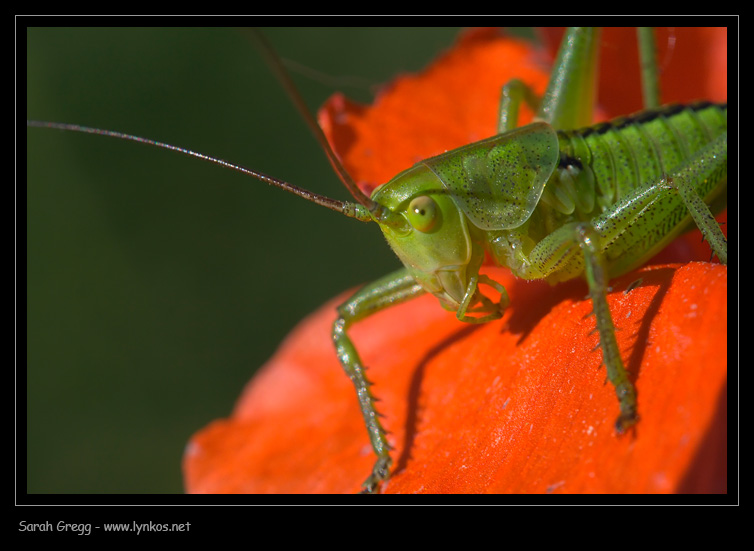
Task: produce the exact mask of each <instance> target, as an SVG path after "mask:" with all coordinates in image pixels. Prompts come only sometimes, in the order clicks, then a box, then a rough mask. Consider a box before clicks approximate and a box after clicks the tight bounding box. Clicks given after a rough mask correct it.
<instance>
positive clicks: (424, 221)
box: [407, 195, 440, 233]
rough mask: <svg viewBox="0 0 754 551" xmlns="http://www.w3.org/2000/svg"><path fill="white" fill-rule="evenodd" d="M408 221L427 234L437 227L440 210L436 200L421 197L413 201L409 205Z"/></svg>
mask: <svg viewBox="0 0 754 551" xmlns="http://www.w3.org/2000/svg"><path fill="white" fill-rule="evenodd" d="M407 214H408V221H409V222H410V223H411V225H412V226H413V227H414V228H416V229H417V230H419V231H420V232H423V233H427V232H430V231H432V228H434V227H435V225H437V221H438V219H439V218H440V209H439V208H438V206H437V203H435V200H434V199H432V198H431V197H429V196H427V195H421V196H419V197H415V198H414V199H412V200H411V202H410V203H409V205H408V213H407Z"/></svg>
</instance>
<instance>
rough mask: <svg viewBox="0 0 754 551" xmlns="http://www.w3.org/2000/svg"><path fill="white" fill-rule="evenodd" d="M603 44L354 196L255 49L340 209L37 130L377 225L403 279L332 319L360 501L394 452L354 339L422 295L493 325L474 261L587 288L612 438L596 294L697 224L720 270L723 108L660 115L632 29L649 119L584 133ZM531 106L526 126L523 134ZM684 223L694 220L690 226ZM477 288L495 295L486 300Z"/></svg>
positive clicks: (502, 300)
mask: <svg viewBox="0 0 754 551" xmlns="http://www.w3.org/2000/svg"><path fill="white" fill-rule="evenodd" d="M598 36H599V31H598V30H596V29H591V28H571V29H569V30H568V31H567V33H566V35H565V36H564V38H563V42H562V45H561V49H560V52H559V54H558V58H557V61H556V64H555V67H554V69H553V72H552V76H551V80H550V85H549V86H548V88H547V91H546V92H545V94H544V96H543V97H541V98H540V97H537V96H536V94H534V93H533V92H532V91H531V90H529V89H528V87H527V86H526V85H525V84H523V83H521V82H520V81H512V82H509V83H507V84H505V86H502V88H501V108H500V117H499V124H498V134H497V135H495V136H493V137H490V138H487V139H483V140H481V141H478V142H475V143H471V144H468V145H466V146H464V147H461V148H458V149H455V150H452V151H449V152H446V153H443V154H441V155H438V156H435V157H432V158H429V159H425V160H423V161H421V162H418V163H417V164H415V165H414V166H413V167H408V168H407V169H406V170H405V171H403V172H401V173H400V174H398V175H397V176H395V177H394V178H393V179H391V180H390V181H389V182H386V183H384V184H383V185H381V186H379V187H378V188H376V189H375V190H374V192H373V193H372V194H371V196H367V195H366V194H364V193H363V192H362V191H361V190H360V189H359V187H358V186H357V185H356V184H355V183H354V182H353V181H352V179H351V178H350V176H349V175H348V173H347V172H346V170H345V169H344V168H343V167H342V166H341V165H340V162H339V161H338V158H337V155H335V154H334V153H333V152H332V150H331V149H330V146H329V144H328V143H327V140H326V139H325V138H324V136H323V135H322V133H321V131H320V130H319V128H318V126H317V124H316V122H315V121H314V118H313V117H312V116H311V115H310V114H309V113H308V111H307V110H306V108H305V106H304V102H303V100H301V98H300V97H299V95H298V92H297V91H296V89H295V88H294V86H293V84H292V83H291V81H290V79H289V78H288V76H287V73H286V71H285V70H284V69H283V65H282V63H280V61H279V60H278V58H277V56H276V55H275V54H274V52H273V51H272V49H271V47H270V46H269V44H268V43H267V42H266V40H265V39H264V38H262V37H261V36H257V38H258V42H259V45H260V48H261V50H262V52H263V53H264V55H265V57H266V58H267V59H268V61H269V62H270V64H271V66H272V68H273V71H274V72H275V73H276V74H277V76H278V78H279V79H280V80H281V81H282V82H283V84H284V87H285V89H286V91H287V92H288V93H289V94H290V95H291V96H292V98H293V101H294V103H295V104H296V105H297V107H298V108H299V110H300V111H301V112H302V114H303V115H304V118H305V119H306V120H307V122H308V124H309V126H310V127H311V129H312V130H313V131H314V133H315V135H316V136H317V139H318V141H319V142H320V144H321V145H322V147H323V148H324V149H325V151H326V152H327V154H328V157H329V158H330V160H331V163H332V164H333V165H334V166H335V167H336V171H337V172H338V174H339V176H340V177H341V179H342V181H343V183H344V184H345V186H346V188H347V189H348V190H349V192H350V193H351V194H352V196H353V197H354V199H355V202H343V201H338V200H335V199H331V198H329V197H325V196H322V195H319V194H316V193H313V192H311V191H309V190H306V189H303V188H300V187H297V186H294V185H292V184H289V183H287V182H284V181H281V180H279V179H277V178H273V177H269V176H266V175H264V174H261V173H259V172H257V171H253V170H249V169H246V168H244V167H241V166H239V165H235V164H231V163H228V162H226V161H223V160H220V159H217V158H212V157H208V156H206V155H203V154H200V153H196V152H194V151H190V150H187V149H183V148H178V147H175V146H172V145H169V144H165V143H162V142H157V141H154V140H148V139H144V138H140V137H137V136H133V135H129V134H123V133H119V132H113V131H108V130H100V129H95V128H88V127H84V126H81V125H76V124H61V123H51V122H39V121H29V122H28V125H29V126H32V127H46V128H54V129H62V130H72V131H76V132H88V133H93V134H98V135H104V136H110V137H116V138H119V139H126V140H131V141H137V142H142V143H147V144H150V145H153V146H157V147H161V148H165V149H171V150H175V151H178V152H181V153H184V154H187V155H190V156H194V157H198V158H201V159H203V160H207V161H210V162H212V163H215V164H219V165H222V166H226V167H229V168H232V169H234V170H237V171H240V172H243V173H245V174H248V175H250V176H252V177H254V178H257V179H258V180H261V181H263V182H266V183H268V184H271V185H274V186H276V187H280V188H282V189H285V190H286V191H289V192H291V193H294V194H296V195H299V196H300V197H303V198H305V199H307V200H309V201H311V202H314V203H316V204H318V205H321V206H325V207H327V208H329V209H331V210H335V211H337V212H340V213H342V214H345V215H346V216H349V217H351V218H356V219H357V220H360V221H363V222H376V223H377V224H378V225H379V227H380V229H381V230H382V233H383V235H384V236H385V238H386V239H387V241H388V243H389V245H390V247H391V248H392V249H393V251H394V252H395V253H396V255H397V256H398V258H399V259H400V260H401V262H402V263H403V268H401V269H400V270H398V271H396V272H394V273H392V274H389V275H387V276H385V277H383V278H381V279H378V280H377V281H375V282H373V283H371V284H368V285H366V286H364V287H363V288H362V289H360V290H359V291H358V292H356V293H355V294H354V296H353V297H351V298H350V299H349V300H347V301H346V302H345V303H343V304H342V305H341V306H340V307H339V308H338V318H337V319H336V321H335V323H334V325H333V329H332V339H333V342H334V345H335V352H336V354H337V356H338V359H339V361H340V363H341V365H342V367H343V369H344V370H345V372H346V374H347V376H348V377H349V378H350V379H351V381H352V382H353V384H354V387H355V391H356V396H357V399H358V402H359V406H360V408H361V412H362V415H363V417H364V422H365V425H366V429H367V433H368V435H369V438H370V442H371V446H372V448H373V450H374V453H375V455H376V461H375V464H374V467H373V469H372V471H371V473H365V474H367V477H366V480H365V481H364V483H363V491H364V492H365V493H373V492H376V491H378V490H379V488H380V485H381V484H382V483H384V482H385V481H386V480H388V479H389V476H390V473H391V466H392V457H391V454H390V449H391V447H390V444H389V442H388V439H387V437H386V431H385V429H384V427H383V425H382V422H381V421H380V418H379V415H378V412H377V409H376V406H375V396H373V394H372V392H371V390H370V383H369V382H368V381H367V378H366V374H365V368H364V364H363V362H362V360H361V358H360V356H359V354H358V351H357V346H356V345H355V344H354V343H353V342H352V341H351V339H350V338H349V335H348V329H349V327H350V326H351V325H352V324H354V323H356V322H358V321H360V320H362V319H364V318H366V317H368V316H370V315H372V314H374V313H375V312H378V311H380V310H382V309H385V308H389V307H391V306H392V305H395V304H398V303H401V302H404V301H407V300H410V299H412V298H415V297H417V296H420V295H422V294H425V293H430V294H432V295H434V296H435V297H437V299H438V301H439V303H440V306H441V307H443V308H445V309H447V310H450V311H453V312H455V314H456V316H457V318H458V319H459V320H461V321H464V322H469V323H484V322H488V321H491V320H496V319H499V318H500V317H502V316H503V314H504V312H505V308H506V306H507V304H508V295H507V292H506V290H505V288H504V287H503V286H502V285H501V284H499V283H498V282H496V281H494V280H493V279H490V278H489V277H487V276H485V275H483V274H480V267H481V266H482V264H483V262H484V259H485V256H488V257H489V258H491V259H492V260H493V261H494V262H495V263H496V264H497V265H500V266H504V267H507V268H509V269H510V270H511V271H512V272H513V274H514V275H516V276H517V277H520V278H522V279H544V280H547V281H548V282H551V283H558V282H561V281H566V280H569V279H573V278H584V279H585V280H586V282H587V285H588V288H589V296H590V299H591V301H592V304H593V313H594V316H595V319H596V329H597V331H598V332H599V342H600V348H601V352H602V355H603V363H604V365H605V366H606V368H607V375H608V379H609V381H610V382H611V383H612V385H613V387H614V390H615V393H616V395H617V400H618V403H619V407H620V414H619V416H618V418H617V420H616V421H615V427H616V429H617V431H618V432H625V431H626V430H628V429H629V428H630V427H632V426H634V425H635V424H636V423H637V421H639V417H640V407H639V402H638V401H637V394H636V391H635V388H634V385H633V384H632V382H631V380H630V378H629V376H628V374H627V372H626V369H625V367H624V362H623V360H622V358H621V355H620V351H619V349H618V346H617V343H616V339H615V327H614V323H613V320H612V317H611V314H610V309H609V307H608V304H607V300H606V295H607V291H608V285H609V281H610V279H611V278H613V277H616V276H619V275H622V274H624V273H627V272H628V271H630V270H632V269H634V268H636V267H637V266H640V265H641V264H643V263H645V262H646V261H647V260H648V259H649V258H650V257H651V256H653V255H654V254H655V253H657V252H658V251H659V250H660V249H662V248H663V247H664V246H665V245H666V244H668V243H669V242H670V241H671V240H672V239H674V238H675V237H677V236H678V235H679V234H680V233H681V232H682V231H684V230H685V229H686V228H687V227H688V226H689V225H690V223H693V224H695V225H696V226H697V227H698V228H699V229H700V230H701V232H702V234H703V236H704V238H705V239H706V240H707V241H708V242H709V243H710V245H711V247H712V250H713V252H714V254H715V255H717V256H718V257H719V259H720V260H721V262H723V263H727V242H726V239H725V237H724V235H723V233H722V232H721V230H720V228H719V226H718V225H717V223H716V222H715V220H714V218H713V216H712V211H713V210H715V209H717V208H720V207H721V206H722V205H724V204H725V202H726V199H727V105H726V104H720V103H711V102H697V103H694V104H690V105H670V106H660V104H659V99H658V98H659V97H660V93H659V92H658V76H657V68H656V64H655V63H654V60H653V55H654V54H653V51H654V48H653V44H652V43H653V36H652V33H651V32H646V31H645V30H641V31H639V36H640V40H639V41H640V44H641V45H642V48H641V51H642V56H643V61H644V63H643V65H644V67H645V70H644V71H643V73H642V75H641V79H642V82H643V85H644V88H645V91H646V94H645V98H646V99H645V103H646V105H645V110H644V111H642V112H639V113H635V114H632V115H627V116H624V117H621V118H618V119H614V120H612V121H609V122H605V123H600V124H596V125H594V124H592V107H593V103H594V99H593V94H592V93H591V90H592V89H593V88H594V83H595V78H596V71H597V68H596V66H597V63H596V59H597V51H598V44H599V40H598ZM523 102H526V103H527V104H529V106H530V107H531V108H532V109H533V110H534V111H535V112H536V114H537V116H536V120H535V121H534V122H533V123H531V124H529V125H526V126H521V127H518V119H517V113H518V110H519V107H520V105H521V104H522V103H523ZM692 221H693V222H692ZM485 288H492V289H494V290H495V291H496V293H497V294H498V295H499V298H498V299H497V300H493V299H492V298H489V296H488V294H487V293H486V290H485Z"/></svg>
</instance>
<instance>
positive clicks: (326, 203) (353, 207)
mask: <svg viewBox="0 0 754 551" xmlns="http://www.w3.org/2000/svg"><path fill="white" fill-rule="evenodd" d="M26 126H28V127H34V128H54V129H57V130H68V131H71V132H82V133H85V134H96V135H98V136H107V137H109V138H118V139H121V140H128V141H132V142H138V143H143V144H147V145H152V146H155V147H161V148H163V149H168V150H170V151H175V152H177V153H181V154H183V155H188V156H189V157H196V158H197V159H201V160H203V161H207V162H210V163H213V164H216V165H220V166H222V167H225V168H229V169H231V170H235V171H237V172H241V173H243V174H246V175H248V176H251V177H253V178H256V179H257V180H261V181H262V182H264V183H266V184H269V185H271V186H275V187H279V188H281V189H284V190H285V191H288V192H290V193H293V194H295V195H298V196H299V197H303V198H304V199H306V200H307V201H311V202H312V203H316V204H318V205H321V206H323V207H327V208H328V209H330V210H334V211H336V212H340V213H341V214H345V215H346V216H348V217H350V218H355V219H357V220H361V221H362V222H370V221H371V220H372V218H371V216H370V215H369V213H368V212H367V211H366V210H365V209H364V208H363V207H362V205H359V204H356V203H347V202H344V201H338V200H337V199H331V198H329V197H325V196H324V195H320V194H318V193H314V192H311V191H309V190H308V189H304V188H300V187H298V186H294V185H293V184H289V183H288V182H285V181H283V180H279V179H277V178H273V177H272V176H267V175H266V174H263V173H261V172H257V171H256V170H251V169H248V168H246V167H243V166H241V165H237V164H233V163H230V162H228V161H225V160H223V159H219V158H217V157H211V156H209V155H205V154H204V153H198V152H197V151H192V150H191V149H186V148H183V147H178V146H175V145H170V144H168V143H164V142H158V141H156V140H150V139H149V138H142V137H140V136H134V135H133V134H124V133H123V132H115V131H113V130H102V129H100V128H92V127H89V126H81V125H80V124H66V123H60V122H47V121H29V120H27V121H26Z"/></svg>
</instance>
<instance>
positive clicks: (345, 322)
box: [332, 268, 425, 493]
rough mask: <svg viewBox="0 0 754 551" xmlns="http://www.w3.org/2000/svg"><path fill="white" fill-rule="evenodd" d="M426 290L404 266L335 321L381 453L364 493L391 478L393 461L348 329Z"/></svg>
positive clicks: (343, 308)
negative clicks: (353, 324)
mask: <svg viewBox="0 0 754 551" xmlns="http://www.w3.org/2000/svg"><path fill="white" fill-rule="evenodd" d="M424 292H425V291H424V289H423V288H422V287H421V286H420V285H418V284H417V283H416V281H415V280H414V278H413V277H412V276H411V275H410V274H409V273H408V270H406V269H405V268H404V269H401V270H398V271H396V272H394V273H392V274H390V275H388V276H385V277H383V278H382V279H379V280H377V281H375V282H374V283H371V284H369V285H366V286H365V287H363V288H362V289H360V290H359V291H358V292H357V293H356V294H355V295H353V296H352V297H351V298H350V299H348V301H346V302H344V303H343V304H341V305H340V306H339V307H338V314H339V316H338V319H336V320H335V323H334V324H333V332H332V338H333V342H334V343H335V350H336V353H337V355H338V360H340V364H341V365H342V366H343V369H344V370H345V372H346V374H347V375H348V377H349V378H350V379H351V381H352V382H353V384H354V387H356V394H357V395H358V398H359V406H360V408H361V413H362V415H363V416H364V422H365V423H366V426H367V431H368V432H369V440H370V441H371V443H372V448H373V449H374V453H376V454H377V461H376V462H375V464H374V468H373V469H372V474H371V475H369V477H368V478H367V479H366V481H365V482H364V484H363V485H362V492H364V493H372V492H374V491H375V490H376V488H377V485H378V484H379V483H380V482H381V481H383V480H385V479H386V478H387V477H388V475H389V471H390V465H391V464H392V460H391V459H390V444H389V443H388V441H387V438H386V437H385V429H384V428H383V427H382V424H381V423H380V420H379V414H378V413H377V410H376V409H375V405H374V402H375V398H374V395H372V392H371V390H370V389H369V387H370V383H369V381H368V380H367V379H366V376H365V368H364V364H363V362H362V361H361V358H360V357H359V354H358V352H357V351H356V348H355V347H354V345H353V343H352V342H351V339H349V338H348V335H347V334H346V331H347V330H348V328H349V327H350V326H351V324H352V323H354V322H357V321H359V320H362V319H364V318H366V317H367V316H370V315H372V314H374V313H376V312H379V311H380V310H383V309H385V308H388V307H390V306H394V305H396V304H399V303H401V302H405V301H407V300H409V299H412V298H414V297H417V296H419V295H421V294H423V293H424Z"/></svg>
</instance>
